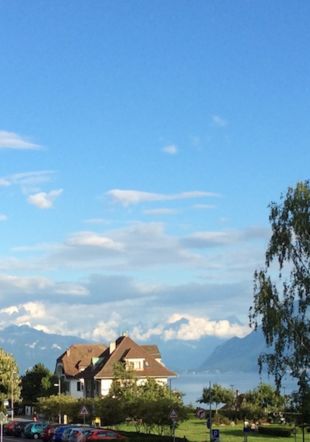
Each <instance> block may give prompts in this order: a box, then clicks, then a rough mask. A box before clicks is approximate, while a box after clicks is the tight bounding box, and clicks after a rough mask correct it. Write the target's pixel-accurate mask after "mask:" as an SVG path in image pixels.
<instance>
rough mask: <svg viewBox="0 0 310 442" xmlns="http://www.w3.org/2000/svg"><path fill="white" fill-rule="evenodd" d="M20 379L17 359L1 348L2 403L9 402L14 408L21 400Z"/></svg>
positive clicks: (0, 383) (0, 397) (0, 379)
mask: <svg viewBox="0 0 310 442" xmlns="http://www.w3.org/2000/svg"><path fill="white" fill-rule="evenodd" d="M19 384H20V379H19V374H18V367H17V364H16V361H15V359H14V358H13V356H12V355H11V354H9V353H6V352H5V351H4V350H3V349H2V348H0V401H1V402H2V403H3V401H4V400H9V401H10V402H11V405H12V400H13V406H14V404H15V402H16V401H18V400H19V398H20V385H19Z"/></svg>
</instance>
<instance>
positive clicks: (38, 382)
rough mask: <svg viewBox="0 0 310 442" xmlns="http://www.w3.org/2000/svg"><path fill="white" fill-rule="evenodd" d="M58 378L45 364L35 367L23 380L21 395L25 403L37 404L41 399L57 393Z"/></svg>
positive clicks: (28, 371) (27, 372)
mask: <svg viewBox="0 0 310 442" xmlns="http://www.w3.org/2000/svg"><path fill="white" fill-rule="evenodd" d="M55 382H56V378H55V376H54V375H53V374H52V373H51V372H50V370H49V369H48V368H46V367H45V366H44V365H43V364H41V363H39V364H36V365H34V367H33V368H32V369H30V370H27V371H26V373H25V375H24V376H22V378H21V389H22V391H21V393H22V398H23V401H24V402H30V403H34V402H37V400H38V398H39V397H44V396H51V395H52V394H56V393H57V387H55V385H54V384H55Z"/></svg>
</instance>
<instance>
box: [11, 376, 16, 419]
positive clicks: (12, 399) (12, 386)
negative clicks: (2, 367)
mask: <svg viewBox="0 0 310 442" xmlns="http://www.w3.org/2000/svg"><path fill="white" fill-rule="evenodd" d="M14 374H16V371H14V370H13V371H12V373H11V418H12V420H13V419H14Z"/></svg>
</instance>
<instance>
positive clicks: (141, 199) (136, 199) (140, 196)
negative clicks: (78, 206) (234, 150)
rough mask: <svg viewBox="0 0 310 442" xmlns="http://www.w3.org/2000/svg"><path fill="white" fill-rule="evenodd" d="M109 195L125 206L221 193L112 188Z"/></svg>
mask: <svg viewBox="0 0 310 442" xmlns="http://www.w3.org/2000/svg"><path fill="white" fill-rule="evenodd" d="M107 195H108V196H109V197H110V198H112V199H113V200H114V201H115V202H117V203H120V204H122V205H123V206H125V207H127V206H132V205H136V204H141V203H145V202H154V201H176V200H186V199H195V198H205V197H217V196H219V194H217V193H214V192H205V191H198V190H197V191H192V192H181V193H176V194H170V195H169V194H162V193H151V192H142V191H139V190H121V189H112V190H109V191H108V192H107Z"/></svg>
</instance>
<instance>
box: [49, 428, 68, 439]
mask: <svg viewBox="0 0 310 442" xmlns="http://www.w3.org/2000/svg"><path fill="white" fill-rule="evenodd" d="M68 426H69V425H59V426H58V427H56V428H55V431H54V434H53V436H52V441H53V442H61V440H62V433H63V432H64V431H65V429H66V428H68Z"/></svg>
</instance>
